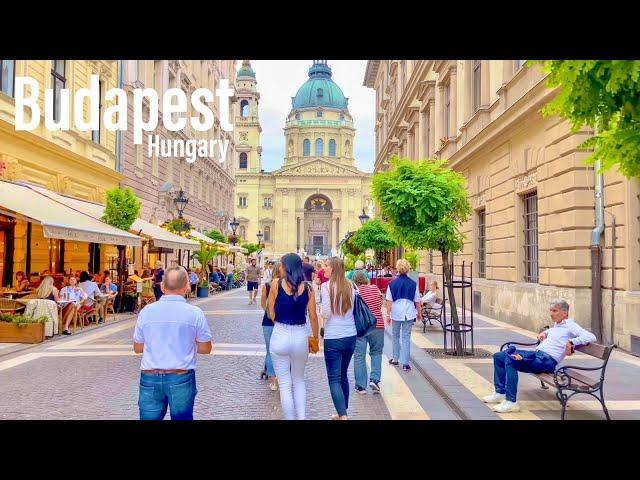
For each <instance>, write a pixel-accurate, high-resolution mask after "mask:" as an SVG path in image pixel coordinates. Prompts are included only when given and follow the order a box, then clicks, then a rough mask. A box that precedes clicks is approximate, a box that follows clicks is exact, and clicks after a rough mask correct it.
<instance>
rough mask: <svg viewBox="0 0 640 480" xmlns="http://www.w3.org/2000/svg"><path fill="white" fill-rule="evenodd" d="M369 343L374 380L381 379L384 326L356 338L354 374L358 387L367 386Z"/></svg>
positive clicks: (370, 378)
mask: <svg viewBox="0 0 640 480" xmlns="http://www.w3.org/2000/svg"><path fill="white" fill-rule="evenodd" d="M367 343H368V344H369V356H370V357H371V377H369V380H370V381H372V382H376V383H377V382H379V381H380V374H381V373H382V347H383V346H384V328H376V329H375V330H371V332H369V333H368V334H367V335H365V336H364V337H357V338H356V349H355V351H354V354H353V374H354V376H355V377H356V388H357V387H360V388H367V362H366V356H367Z"/></svg>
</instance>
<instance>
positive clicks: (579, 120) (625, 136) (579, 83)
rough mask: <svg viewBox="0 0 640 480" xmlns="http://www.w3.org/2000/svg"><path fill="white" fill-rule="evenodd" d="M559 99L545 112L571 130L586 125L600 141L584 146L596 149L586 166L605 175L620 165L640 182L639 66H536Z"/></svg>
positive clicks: (635, 63)
mask: <svg viewBox="0 0 640 480" xmlns="http://www.w3.org/2000/svg"><path fill="white" fill-rule="evenodd" d="M534 63H541V64H542V71H544V72H546V73H548V74H549V75H548V77H547V85H548V86H549V87H552V88H553V87H558V95H557V96H556V97H555V99H554V100H552V101H551V102H550V103H549V104H548V105H546V106H545V107H544V108H543V109H542V113H543V114H544V115H554V114H558V115H560V116H561V117H563V118H565V119H567V120H568V121H569V123H570V124H571V127H572V130H573V131H577V130H579V129H581V128H582V127H584V126H585V125H588V126H590V127H595V128H596V132H597V135H595V136H593V137H592V138H589V139H588V140H586V141H585V142H583V144H582V145H581V146H580V147H581V148H589V149H591V148H592V149H593V153H592V154H591V155H590V156H589V157H588V158H587V162H588V163H593V162H594V161H595V160H598V159H599V160H601V162H602V170H608V169H610V168H611V167H612V166H614V165H618V169H619V170H620V172H621V173H622V174H623V175H625V176H626V177H627V178H631V177H640V60H544V61H541V60H537V61H531V62H529V64H534Z"/></svg>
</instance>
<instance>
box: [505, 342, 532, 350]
mask: <svg viewBox="0 0 640 480" xmlns="http://www.w3.org/2000/svg"><path fill="white" fill-rule="evenodd" d="M539 343H540V342H537V341H536V342H533V343H522V342H506V343H503V344H502V345H501V346H500V351H502V350H504V348H505V347H506V346H507V345H521V346H523V347H533V346H536V345H538V344H539Z"/></svg>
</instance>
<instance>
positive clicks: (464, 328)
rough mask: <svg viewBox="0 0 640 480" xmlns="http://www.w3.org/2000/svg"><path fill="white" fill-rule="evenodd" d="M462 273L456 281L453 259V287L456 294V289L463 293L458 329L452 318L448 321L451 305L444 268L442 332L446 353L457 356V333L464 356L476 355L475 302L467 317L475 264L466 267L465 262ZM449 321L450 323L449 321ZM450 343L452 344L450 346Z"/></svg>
mask: <svg viewBox="0 0 640 480" xmlns="http://www.w3.org/2000/svg"><path fill="white" fill-rule="evenodd" d="M460 269H461V272H460V275H459V277H458V279H456V277H455V276H454V271H455V268H454V264H453V259H452V261H451V263H450V265H449V270H450V273H451V287H453V289H454V293H455V290H456V289H459V290H460V293H461V295H460V296H461V305H457V302H456V306H457V307H458V308H460V309H461V310H462V314H461V315H460V316H459V317H458V328H457V329H456V327H455V325H454V324H453V321H451V318H452V317H451V316H450V317H449V319H447V305H448V304H449V286H450V285H449V283H448V282H447V279H446V275H445V269H444V267H443V268H442V285H443V288H442V321H443V322H444V324H443V326H442V331H443V333H444V353H445V354H447V355H456V354H457V353H456V350H455V341H454V338H455V335H456V334H457V333H459V334H460V336H461V339H462V355H463V356H467V355H474V342H473V301H471V308H470V309H469V312H470V315H467V308H466V307H467V305H466V302H467V297H469V298H471V297H472V295H471V294H469V293H467V289H471V292H473V262H471V263H470V264H469V265H466V264H465V262H462V265H461V266H460ZM447 320H449V321H447ZM468 339H470V341H471V342H470V344H471V350H468V345H469V342H468ZM449 342H450V344H449Z"/></svg>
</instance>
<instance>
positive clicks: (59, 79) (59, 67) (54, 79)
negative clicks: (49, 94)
mask: <svg viewBox="0 0 640 480" xmlns="http://www.w3.org/2000/svg"><path fill="white" fill-rule="evenodd" d="M52 67H53V68H52V69H51V86H52V87H53V119H54V120H55V121H56V122H58V121H60V90H62V89H63V88H64V87H65V85H66V83H67V78H66V77H65V67H66V65H65V61H64V60H53V65H52Z"/></svg>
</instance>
